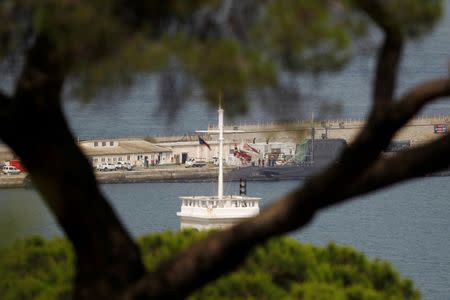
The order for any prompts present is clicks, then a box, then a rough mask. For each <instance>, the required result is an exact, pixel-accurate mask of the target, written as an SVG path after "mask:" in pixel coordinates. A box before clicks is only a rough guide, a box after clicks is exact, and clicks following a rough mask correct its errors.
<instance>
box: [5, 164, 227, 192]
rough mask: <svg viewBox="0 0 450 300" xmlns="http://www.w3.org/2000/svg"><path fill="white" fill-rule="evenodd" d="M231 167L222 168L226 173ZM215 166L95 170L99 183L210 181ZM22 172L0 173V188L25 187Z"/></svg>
mask: <svg viewBox="0 0 450 300" xmlns="http://www.w3.org/2000/svg"><path fill="white" fill-rule="evenodd" d="M230 170H231V168H228V167H227V168H224V173H225V174H227V173H228V172H229V171H230ZM217 174H218V169H217V168H216V167H203V168H184V167H175V168H170V169H168V168H165V169H138V170H133V171H113V172H97V171H96V172H95V175H96V177H97V182H99V183H134V182H192V181H211V180H215V179H216V178H217ZM25 176H26V175H24V174H20V175H0V188H21V187H25V183H24V179H25Z"/></svg>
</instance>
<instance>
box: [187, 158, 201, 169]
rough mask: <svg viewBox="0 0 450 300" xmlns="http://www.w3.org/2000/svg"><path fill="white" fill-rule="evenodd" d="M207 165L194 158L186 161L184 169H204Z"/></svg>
mask: <svg viewBox="0 0 450 300" xmlns="http://www.w3.org/2000/svg"><path fill="white" fill-rule="evenodd" d="M206 166H207V163H206V162H204V161H199V160H195V159H194V158H191V159H189V160H187V161H186V162H185V163H184V167H186V168H191V167H192V168H201V167H206Z"/></svg>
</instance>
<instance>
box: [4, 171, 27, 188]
mask: <svg viewBox="0 0 450 300" xmlns="http://www.w3.org/2000/svg"><path fill="white" fill-rule="evenodd" d="M25 176H26V175H25V174H19V175H3V174H1V175H0V188H21V187H23V186H24V179H25Z"/></svg>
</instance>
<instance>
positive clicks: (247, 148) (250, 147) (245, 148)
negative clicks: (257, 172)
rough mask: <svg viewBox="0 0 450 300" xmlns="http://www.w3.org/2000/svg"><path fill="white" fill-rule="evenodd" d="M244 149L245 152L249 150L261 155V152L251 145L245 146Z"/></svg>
mask: <svg viewBox="0 0 450 300" xmlns="http://www.w3.org/2000/svg"><path fill="white" fill-rule="evenodd" d="M242 148H243V149H244V150H249V151H253V152H255V153H259V151H258V150H257V149H256V148H253V147H252V146H250V145H249V144H245V145H244V146H243V147H242Z"/></svg>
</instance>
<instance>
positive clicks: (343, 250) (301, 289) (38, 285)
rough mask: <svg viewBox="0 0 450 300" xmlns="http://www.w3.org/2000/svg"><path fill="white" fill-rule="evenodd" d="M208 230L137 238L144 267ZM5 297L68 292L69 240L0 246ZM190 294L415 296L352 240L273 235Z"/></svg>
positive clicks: (407, 283) (308, 298)
mask: <svg viewBox="0 0 450 300" xmlns="http://www.w3.org/2000/svg"><path fill="white" fill-rule="evenodd" d="M207 235H208V233H205V232H202V233H200V232H198V231H181V232H178V233H172V232H161V233H155V234H151V235H146V236H143V237H141V238H139V240H138V244H139V247H140V249H141V253H142V260H143V261H144V263H145V266H146V267H147V269H148V270H149V271H151V270H154V269H155V268H156V267H157V266H158V265H159V264H160V263H161V262H163V261H164V260H166V259H168V258H169V257H170V256H172V255H175V254H176V253H178V252H180V251H181V250H183V249H186V248H187V247H189V246H190V245H192V243H194V242H195V241H197V240H199V239H201V238H204V237H205V236H207ZM0 253H1V256H0V269H1V270H2V277H1V278H0V294H1V295H2V299H5V300H10V299H11V300H13V299H45V300H53V299H68V298H70V295H71V293H72V289H73V286H72V280H73V277H74V274H75V270H74V254H73V250H72V248H71V246H70V243H69V242H68V241H67V240H64V239H61V238H57V239H53V240H44V239H42V238H38V237H30V238H27V239H25V240H20V241H17V242H16V243H15V244H14V245H12V246H10V247H9V248H6V249H2V250H0ZM189 298H190V299H305V300H314V299H338V300H339V299H360V300H377V299H379V300H382V299H383V300H384V299H391V300H395V299H399V300H400V299H402V300H415V299H419V292H418V291H417V289H416V288H415V287H414V285H413V283H412V281H411V280H409V279H403V278H401V277H400V275H399V273H398V272H397V271H396V270H395V269H393V267H392V266H391V265H390V264H389V263H388V262H385V261H381V260H379V259H371V260H369V259H368V258H367V257H365V256H364V254H362V253H359V252H357V251H355V250H353V249H352V248H350V247H343V246H337V245H335V244H333V243H330V244H328V245H327V246H326V247H316V246H312V245H307V244H301V243H299V242H297V241H295V240H292V239H290V238H277V239H273V240H270V241H269V242H268V243H267V244H265V245H263V246H259V247H257V248H255V249H254V250H253V251H252V252H251V253H250V255H249V256H248V257H247V259H246V260H245V262H244V263H243V265H241V266H240V267H239V268H238V269H237V270H236V271H235V272H233V273H230V274H228V275H227V276H224V277H222V278H220V279H218V280H217V281H215V282H212V283H210V284H208V285H206V286H205V287H204V288H202V289H200V290H199V291H197V292H196V293H194V294H192V295H191V296H190V297H189Z"/></svg>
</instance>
